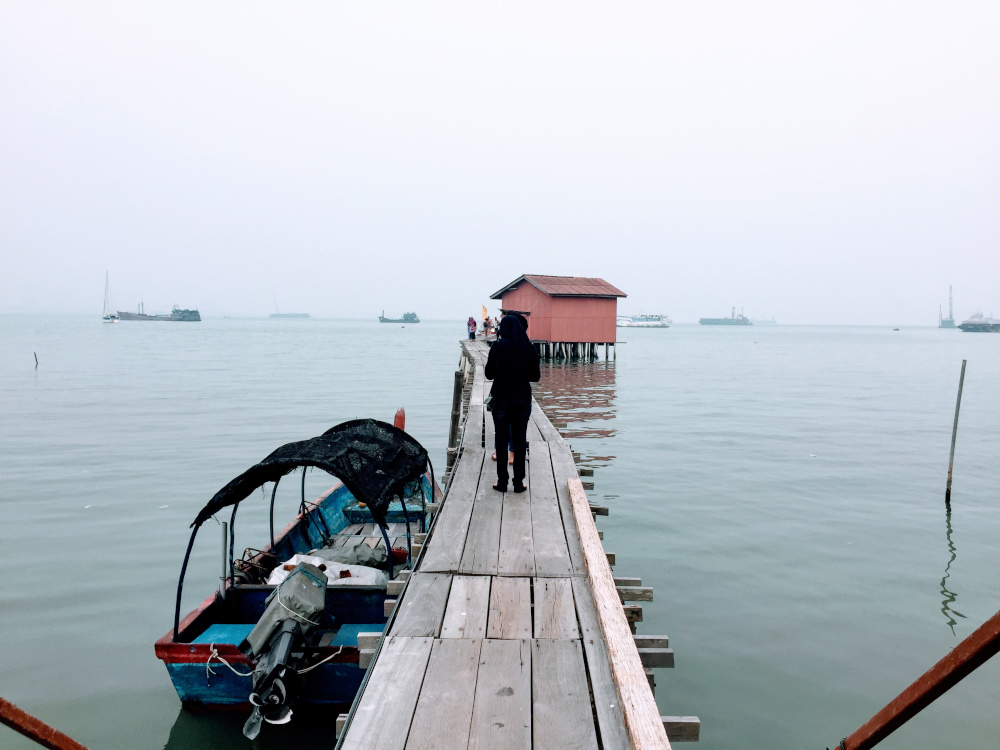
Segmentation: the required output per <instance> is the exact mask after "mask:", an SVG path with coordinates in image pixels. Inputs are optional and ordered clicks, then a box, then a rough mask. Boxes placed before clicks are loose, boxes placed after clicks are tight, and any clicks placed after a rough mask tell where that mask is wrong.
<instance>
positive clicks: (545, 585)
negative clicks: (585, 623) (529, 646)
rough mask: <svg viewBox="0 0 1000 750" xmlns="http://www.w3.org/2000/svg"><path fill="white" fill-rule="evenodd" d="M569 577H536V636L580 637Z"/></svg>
mask: <svg viewBox="0 0 1000 750" xmlns="http://www.w3.org/2000/svg"><path fill="white" fill-rule="evenodd" d="M579 637H580V629H579V628H578V627H577V625H576V607H575V606H574V604H573V584H572V583H571V582H570V579H569V578H536V579H535V638H579Z"/></svg>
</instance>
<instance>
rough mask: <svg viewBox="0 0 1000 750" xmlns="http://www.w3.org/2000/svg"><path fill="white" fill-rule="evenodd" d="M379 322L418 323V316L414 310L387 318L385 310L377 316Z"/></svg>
mask: <svg viewBox="0 0 1000 750" xmlns="http://www.w3.org/2000/svg"><path fill="white" fill-rule="evenodd" d="M378 322H379V323H419V322H420V318H418V317H417V314H416V313H414V312H408V313H403V317H402V318H387V317H385V310H383V311H382V314H381V315H379V316H378Z"/></svg>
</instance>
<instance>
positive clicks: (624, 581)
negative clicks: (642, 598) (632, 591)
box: [615, 576, 642, 586]
mask: <svg viewBox="0 0 1000 750" xmlns="http://www.w3.org/2000/svg"><path fill="white" fill-rule="evenodd" d="M641 585H642V579H641V578H626V577H624V576H615V586H641Z"/></svg>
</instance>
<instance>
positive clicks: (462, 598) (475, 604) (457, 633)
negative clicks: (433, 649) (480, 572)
mask: <svg viewBox="0 0 1000 750" xmlns="http://www.w3.org/2000/svg"><path fill="white" fill-rule="evenodd" d="M489 606H490V577H489V576H455V577H454V578H453V579H452V583H451V593H450V594H449V595H448V604H447V606H445V610H444V621H443V622H442V624H441V637H442V638H485V637H486V620H487V616H488V613H489Z"/></svg>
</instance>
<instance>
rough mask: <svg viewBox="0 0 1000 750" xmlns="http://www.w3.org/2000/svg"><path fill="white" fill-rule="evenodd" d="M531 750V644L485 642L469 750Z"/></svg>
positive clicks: (520, 641)
mask: <svg viewBox="0 0 1000 750" xmlns="http://www.w3.org/2000/svg"><path fill="white" fill-rule="evenodd" d="M521 748H523V750H530V748H531V645H530V642H529V641H526V640H516V641H498V640H485V641H483V647H482V651H481V652H480V654H479V676H478V679H477V681H476V698H475V704H474V706H473V709H472V725H471V729H470V732H469V750H487V749H489V750H520V749H521Z"/></svg>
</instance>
